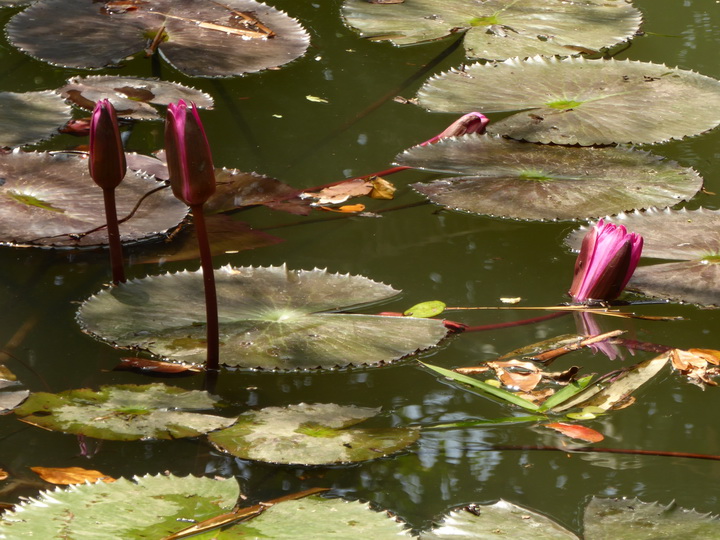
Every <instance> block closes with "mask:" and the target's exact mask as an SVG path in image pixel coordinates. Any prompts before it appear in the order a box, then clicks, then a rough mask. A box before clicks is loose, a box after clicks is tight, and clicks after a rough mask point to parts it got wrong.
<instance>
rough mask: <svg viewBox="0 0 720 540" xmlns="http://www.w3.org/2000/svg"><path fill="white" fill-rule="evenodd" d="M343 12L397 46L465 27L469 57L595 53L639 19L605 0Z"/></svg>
mask: <svg viewBox="0 0 720 540" xmlns="http://www.w3.org/2000/svg"><path fill="white" fill-rule="evenodd" d="M342 13H343V17H344V19H345V22H346V23H347V24H348V25H349V26H351V27H354V28H356V29H357V30H358V31H359V32H360V34H361V35H362V36H363V37H368V38H370V39H374V40H389V41H391V42H392V43H394V44H395V45H408V44H412V43H421V42H425V41H431V40H435V39H440V38H443V37H445V36H448V35H451V34H454V33H456V32H459V31H465V32H466V34H465V49H466V52H467V55H468V57H470V58H485V59H488V60H503V59H506V58H511V57H514V56H519V57H528V56H533V55H537V54H542V55H546V56H552V55H560V56H567V55H574V54H579V53H581V52H594V50H596V49H601V48H604V47H610V46H612V45H614V44H616V43H620V42H622V41H625V40H628V39H630V38H631V37H632V36H633V35H634V34H635V33H636V32H637V30H638V28H639V26H640V22H641V15H640V12H639V11H638V10H637V9H635V8H634V7H632V5H630V3H629V2H617V1H612V2H605V1H604V0H586V1H583V2H557V1H555V0H485V1H483V2H477V1H475V0H455V1H453V2H447V1H445V0H405V1H404V2H399V3H395V2H393V3H386V2H368V1H367V0H346V2H345V4H344V5H343V11H342ZM468 110H470V109H468Z"/></svg>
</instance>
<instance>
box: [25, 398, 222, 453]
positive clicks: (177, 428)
mask: <svg viewBox="0 0 720 540" xmlns="http://www.w3.org/2000/svg"><path fill="white" fill-rule="evenodd" d="M217 404H218V402H217V401H216V400H215V398H213V397H212V396H210V395H209V394H208V393H207V392H205V391H199V390H184V389H182V388H176V387H173V386H166V385H164V384H148V385H143V386H137V385H132V384H127V385H118V386H102V387H101V388H100V390H99V391H94V390H90V389H87V388H81V389H78V390H67V391H65V392H60V393H59V394H49V393H47V392H37V393H34V394H32V395H31V396H30V397H29V398H28V399H27V400H26V401H25V403H23V404H22V405H21V406H20V407H18V408H17V409H15V414H16V415H18V416H19V417H20V419H21V420H22V421H23V422H27V423H28V424H32V425H34V426H39V427H42V428H45V429H50V430H53V431H62V432H64V433H75V434H78V435H86V436H88V437H94V438H96V439H107V440H113V441H136V440H140V439H177V438H180V437H196V436H198V435H202V434H203V433H207V432H209V431H212V430H215V429H221V428H226V427H228V426H230V425H232V424H233V423H234V422H235V418H224V417H222V416H214V415H210V414H203V413H200V412H196V411H206V410H210V409H214V408H216V407H217Z"/></svg>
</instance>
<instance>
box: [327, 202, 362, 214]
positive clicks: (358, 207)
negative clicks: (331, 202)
mask: <svg viewBox="0 0 720 540" xmlns="http://www.w3.org/2000/svg"><path fill="white" fill-rule="evenodd" d="M320 209H321V210H325V211H326V212H338V213H340V214H357V213H358V212H362V211H363V210H365V205H364V204H348V205H345V206H340V207H339V208H330V207H329V206H320Z"/></svg>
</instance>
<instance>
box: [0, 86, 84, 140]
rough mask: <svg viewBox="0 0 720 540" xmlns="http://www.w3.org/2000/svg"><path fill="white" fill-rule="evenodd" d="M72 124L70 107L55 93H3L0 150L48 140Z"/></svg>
mask: <svg viewBox="0 0 720 540" xmlns="http://www.w3.org/2000/svg"><path fill="white" fill-rule="evenodd" d="M68 120H70V107H68V106H67V104H66V103H65V102H64V101H63V100H62V98H61V97H60V96H58V95H57V94H56V93H54V92H25V93H22V94H18V93H15V92H0V126H2V130H0V146H9V147H15V146H22V145H23V144H31V143H36V142H38V141H41V140H43V139H49V138H50V137H52V136H53V135H56V134H57V130H58V128H60V127H62V126H63V125H65V123H66V122H67V121H68Z"/></svg>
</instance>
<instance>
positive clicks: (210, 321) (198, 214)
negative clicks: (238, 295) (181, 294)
mask: <svg viewBox="0 0 720 540" xmlns="http://www.w3.org/2000/svg"><path fill="white" fill-rule="evenodd" d="M190 209H191V210H192V215H193V222H194V223H195V235H196V236H197V241H198V246H199V247H200V265H201V266H202V273H203V284H204V285H205V317H206V321H207V323H206V329H207V360H206V362H205V370H206V371H217V370H218V369H219V368H220V330H219V327H218V307H217V293H216V291H215V272H214V270H213V264H212V255H211V253H210V241H209V239H208V233H207V226H206V225H205V213H204V212H203V205H202V204H197V205H193V206H191V207H190Z"/></svg>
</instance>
